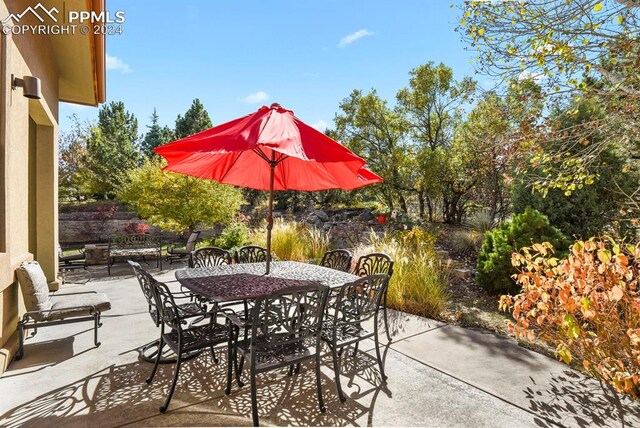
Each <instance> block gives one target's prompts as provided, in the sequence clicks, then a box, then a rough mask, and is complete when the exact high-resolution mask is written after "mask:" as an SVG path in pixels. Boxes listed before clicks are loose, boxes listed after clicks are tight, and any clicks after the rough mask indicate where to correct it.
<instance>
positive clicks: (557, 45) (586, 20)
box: [458, 0, 640, 209]
mask: <svg viewBox="0 0 640 428" xmlns="http://www.w3.org/2000/svg"><path fill="white" fill-rule="evenodd" d="M634 6H637V2H632V1H629V0H617V1H614V0H608V1H599V0H572V1H565V0H542V1H536V2H481V1H470V2H465V6H464V7H463V17H462V19H461V22H460V27H459V28H458V30H459V31H460V33H461V34H462V37H463V39H464V40H466V41H467V42H469V43H470V44H471V46H472V47H473V48H474V50H476V51H477V52H478V57H477V61H476V64H477V67H478V69H479V70H480V71H482V72H484V73H487V74H490V75H493V76H497V77H499V78H500V79H502V81H503V82H506V83H507V84H509V85H513V84H515V83H514V82H516V81H517V80H519V79H521V78H522V77H523V76H528V77H531V78H534V79H535V80H536V81H537V82H538V84H539V85H540V86H541V88H542V91H543V94H544V97H545V98H546V99H547V100H548V101H557V100H558V99H561V100H564V102H566V100H567V99H571V100H573V101H580V100H593V101H595V102H597V103H598V104H599V105H600V106H601V107H602V109H603V111H604V113H605V114H604V117H603V118H592V119H591V120H588V121H584V122H582V123H580V124H574V125H573V126H572V128H571V134H572V137H576V136H578V135H579V136H580V137H583V138H585V139H587V137H589V136H591V135H593V134H594V133H598V134H600V135H602V136H604V137H606V138H601V139H597V140H596V141H594V142H593V143H592V144H587V145H583V146H581V150H572V149H573V148H574V147H573V145H572V144H573V142H574V139H573V138H572V139H570V140H569V141H567V142H566V144H560V145H557V146H556V150H555V151H554V152H547V153H546V156H545V157H542V158H539V159H537V160H536V162H538V163H544V164H547V165H548V166H549V167H552V168H553V169H554V170H555V172H556V174H555V175H554V176H550V177H548V179H547V180H546V181H545V182H540V183H538V185H539V186H540V187H544V186H546V187H556V188H560V189H562V190H565V191H569V192H571V188H572V187H576V186H577V185H581V184H587V183H588V182H591V181H593V180H594V177H595V173H594V172H593V170H592V166H593V164H592V162H593V161H594V160H595V159H596V158H595V157H594V156H593V154H594V153H598V152H601V151H602V150H604V148H605V147H613V148H614V149H617V150H620V151H622V150H624V151H626V153H628V161H629V164H628V167H629V168H631V169H633V170H636V171H637V170H639V169H640V126H638V123H639V122H640V74H639V73H638V72H637V70H638V68H639V67H640V38H639V37H638V35H639V31H640V30H639V29H640V8H638V7H634ZM545 119H547V120H543V121H541V122H540V123H539V126H538V127H534V128H532V129H531V130H530V131H531V132H524V133H522V135H521V136H520V140H521V141H523V142H528V143H529V145H542V144H543V143H544V142H545V141H556V142H562V139H563V131H564V130H562V129H561V130H559V129H558V128H557V127H556V126H554V125H555V124H554V123H553V122H552V120H551V119H550V118H548V117H547V118H545ZM581 139H582V138H578V140H581ZM628 196H630V198H629V200H630V203H631V204H632V205H633V206H635V207H636V209H640V192H635V193H633V194H631V195H628Z"/></svg>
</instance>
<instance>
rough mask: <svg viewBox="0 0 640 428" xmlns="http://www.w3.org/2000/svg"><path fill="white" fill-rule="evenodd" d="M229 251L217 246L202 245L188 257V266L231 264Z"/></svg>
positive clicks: (201, 266) (203, 266) (200, 266)
mask: <svg viewBox="0 0 640 428" xmlns="http://www.w3.org/2000/svg"><path fill="white" fill-rule="evenodd" d="M231 259H232V257H231V253H230V252H229V251H227V250H223V249H222V248H218V247H202V248H198V249H197V250H195V251H193V252H192V253H191V255H190V257H189V267H191V268H205V267H215V266H220V265H230V264H231Z"/></svg>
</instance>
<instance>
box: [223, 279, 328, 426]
mask: <svg viewBox="0 0 640 428" xmlns="http://www.w3.org/2000/svg"><path fill="white" fill-rule="evenodd" d="M328 291H329V288H328V287H326V286H323V285H321V284H310V285H304V286H297V287H292V288H287V289H283V290H279V291H277V292H275V293H273V294H271V295H268V296H263V297H259V298H258V299H256V301H255V306H254V307H253V308H252V310H251V314H250V317H249V320H248V321H249V325H250V328H251V336H250V337H249V338H246V337H245V339H243V340H237V335H238V334H237V333H235V334H234V338H235V340H234V343H233V349H232V350H230V358H229V361H228V367H227V389H226V391H225V392H226V394H230V393H231V382H232V366H231V363H232V361H231V360H233V362H234V364H235V365H236V367H238V355H240V356H241V357H242V360H241V361H242V362H241V363H240V366H239V368H237V369H236V379H237V380H238V384H239V385H240V386H242V382H241V381H240V377H241V376H242V369H243V367H242V366H243V364H244V361H245V360H246V361H248V362H249V376H250V382H251V413H252V417H253V425H254V426H258V425H259V420H258V400H257V395H256V393H257V385H256V375H257V374H259V373H264V372H267V371H271V370H276V369H279V368H281V367H287V366H289V367H292V366H293V365H298V364H300V363H302V362H304V361H307V360H315V368H316V388H317V393H318V405H319V408H320V411H321V412H325V410H326V409H325V406H324V401H323V398H322V384H321V378H320V350H321V343H320V332H321V330H320V327H321V326H322V317H323V315H324V305H325V302H326V298H327V293H328ZM228 318H229V319H230V320H231V322H232V324H233V325H234V327H235V329H234V330H233V331H235V332H239V331H240V329H244V328H246V327H247V324H246V322H245V321H243V320H241V319H240V318H238V317H236V316H234V315H233V314H230V315H228ZM230 346H231V344H230ZM290 372H291V370H290Z"/></svg>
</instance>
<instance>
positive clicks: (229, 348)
mask: <svg viewBox="0 0 640 428" xmlns="http://www.w3.org/2000/svg"><path fill="white" fill-rule="evenodd" d="M230 330H231V329H230ZM233 358H234V352H233V338H232V336H231V334H229V343H228V346H227V388H226V389H225V390H224V393H225V394H227V395H229V394H231V381H232V379H233V366H232V364H233V361H232V360H233Z"/></svg>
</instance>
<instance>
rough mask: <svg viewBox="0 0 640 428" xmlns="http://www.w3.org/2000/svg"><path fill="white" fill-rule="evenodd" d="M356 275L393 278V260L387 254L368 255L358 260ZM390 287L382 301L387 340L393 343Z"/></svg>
mask: <svg viewBox="0 0 640 428" xmlns="http://www.w3.org/2000/svg"><path fill="white" fill-rule="evenodd" d="M353 273H354V274H355V275H358V276H361V277H364V276H369V275H376V274H380V273H383V274H386V275H388V276H389V278H391V276H392V275H393V260H392V259H391V257H390V256H389V255H388V254H385V253H371V254H366V255H364V256H362V257H360V258H359V259H358V263H356V267H355V269H354V270H353ZM388 293H389V287H386V288H385V291H384V297H383V300H382V308H383V310H384V330H385V332H386V333H387V339H388V340H389V342H391V334H390V333H389V320H388V319H387V294H388Z"/></svg>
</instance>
